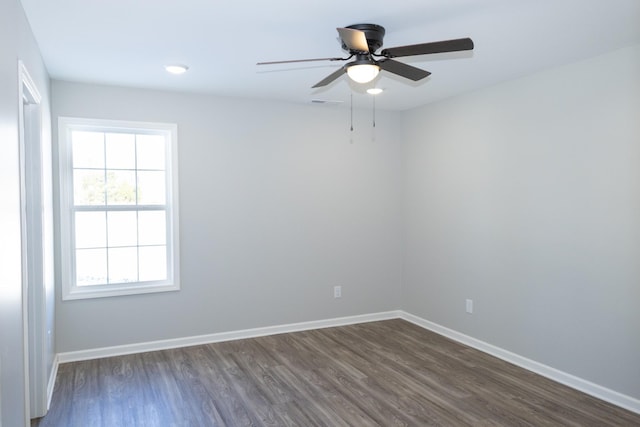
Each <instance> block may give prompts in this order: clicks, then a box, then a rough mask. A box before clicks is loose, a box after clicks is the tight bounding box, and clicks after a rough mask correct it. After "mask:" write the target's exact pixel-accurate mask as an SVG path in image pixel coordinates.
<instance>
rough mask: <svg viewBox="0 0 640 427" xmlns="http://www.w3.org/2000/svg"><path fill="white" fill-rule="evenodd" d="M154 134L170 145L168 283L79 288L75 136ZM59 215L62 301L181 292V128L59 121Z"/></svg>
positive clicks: (124, 122)
mask: <svg viewBox="0 0 640 427" xmlns="http://www.w3.org/2000/svg"><path fill="white" fill-rule="evenodd" d="M76 130H82V131H98V132H131V133H154V134H163V135H165V141H166V144H167V146H166V150H165V152H166V166H165V173H166V183H167V185H166V190H167V194H166V205H165V206H166V214H167V221H166V225H167V242H166V246H167V279H166V280H163V281H152V282H151V281H150V282H131V283H117V284H104V285H90V286H77V285H76V271H75V224H74V212H75V210H74V205H73V157H72V141H71V132H72V131H76ZM58 154H59V197H60V204H59V213H60V241H61V254H60V260H61V267H62V268H61V273H62V299H63V300H74V299H85V298H100V297H112V296H119V295H134V294H144V293H151V292H167V291H177V290H179V289H180V248H179V242H180V239H179V232H178V224H179V220H178V127H177V125H176V124H172V123H149V122H133V121H122V120H102V119H86V118H74V117H60V118H59V119H58Z"/></svg>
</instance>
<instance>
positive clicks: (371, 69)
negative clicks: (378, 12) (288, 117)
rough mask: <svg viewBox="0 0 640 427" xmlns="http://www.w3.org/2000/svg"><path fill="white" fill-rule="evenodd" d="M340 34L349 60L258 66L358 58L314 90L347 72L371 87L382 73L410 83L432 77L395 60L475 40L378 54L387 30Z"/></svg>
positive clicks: (361, 27) (359, 28) (368, 27)
mask: <svg viewBox="0 0 640 427" xmlns="http://www.w3.org/2000/svg"><path fill="white" fill-rule="evenodd" d="M337 30H338V34H339V35H340V40H341V41H342V49H344V50H345V51H347V52H348V53H349V56H348V57H346V58H314V59H294V60H288V61H270V62H258V64H257V65H271V64H289V63H294V62H311V61H348V60H350V59H351V58H355V59H354V60H353V61H351V62H349V63H347V64H345V65H343V66H342V67H340V68H339V69H338V70H336V71H334V72H333V73H331V74H329V75H328V76H327V77H325V78H324V79H322V80H320V81H319V82H318V83H316V84H315V85H313V86H312V88H319V87H323V86H326V85H328V84H329V83H331V82H333V81H334V80H336V79H337V78H338V77H340V76H342V74H344V73H345V72H346V73H347V75H348V76H349V77H350V78H351V79H352V80H354V81H355V82H357V83H368V82H370V81H372V80H373V79H375V78H376V76H377V75H378V73H379V72H380V69H382V70H384V71H388V72H390V73H393V74H396V75H398V76H401V77H404V78H407V79H409V80H413V81H418V80H422V79H424V78H425V77H427V76H429V75H430V74H431V73H430V72H429V71H426V70H422V69H420V68H417V67H414V66H412V65H408V64H405V63H402V62H399V61H396V60H394V59H393V58H400V57H404V56H415V55H428V54H432V53H444V52H457V51H463V50H472V49H473V40H471V39H470V38H463V39H454V40H442V41H437V42H430V43H420V44H412V45H408V46H398V47H391V48H388V49H383V50H382V51H380V53H376V51H377V50H378V49H380V48H381V47H382V40H383V38H384V34H385V29H384V27H382V26H381V25H376V24H354V25H349V26H347V27H345V28H337Z"/></svg>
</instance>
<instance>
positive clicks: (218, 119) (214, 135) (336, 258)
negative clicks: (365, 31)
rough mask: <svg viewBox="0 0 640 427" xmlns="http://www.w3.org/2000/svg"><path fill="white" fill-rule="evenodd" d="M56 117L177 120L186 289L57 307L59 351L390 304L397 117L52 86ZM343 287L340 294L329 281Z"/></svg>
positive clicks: (396, 227)
mask: <svg viewBox="0 0 640 427" xmlns="http://www.w3.org/2000/svg"><path fill="white" fill-rule="evenodd" d="M52 99H53V117H54V128H55V126H56V123H55V122H56V121H57V117H59V116H76V117H92V118H103V119H124V120H142V121H155V122H171V123H177V125H178V146H179V148H178V151H179V180H180V182H179V185H180V244H181V259H182V262H181V277H182V290H180V291H179V292H171V293H160V294H146V295H139V296H128V297H112V298H100V299H92V300H75V301H61V300H60V298H58V305H57V307H56V310H57V318H56V320H57V328H56V331H57V350H58V352H69V351H74V350H85V349H92V348H98V347H104V346H114V345H124V344H130V343H138V342H146V341H152V340H162V339H170V338H178V337H187V336H194V335H200V334H210V333H215V332H223V331H233V330H240V329H244V328H254V327H262V326H270V325H280V324H286V323H291V322H301V321H311V320H319V319H327V318H333V317H339V316H350V315H357V314H365V313H374V312H380V311H387V310H395V309H398V308H399V305H400V283H401V271H400V270H401V239H400V216H401V215H400V192H399V184H400V181H399V180H400V170H399V168H400V148H399V146H400V142H401V137H400V136H401V133H400V129H401V128H400V119H399V114H396V113H384V112H378V116H377V128H376V131H375V133H374V132H373V129H372V126H371V111H357V112H356V116H355V118H354V125H355V131H354V133H353V143H351V142H350V138H351V136H350V132H349V110H348V109H344V108H335V107H327V106H314V105H307V106H304V105H302V106H301V105H293V104H291V105H289V104H284V103H272V102H260V101H249V100H241V99H231V98H229V99H226V98H220V97H213V96H206V95H191V94H178V93H170V92H156V91H146V90H136V89H125V88H114V87H105V86H94V85H85V84H76V83H66V82H59V81H54V82H53V84H52ZM334 285H342V286H343V296H342V298H341V299H337V300H336V299H333V286H334Z"/></svg>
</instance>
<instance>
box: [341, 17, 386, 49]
mask: <svg viewBox="0 0 640 427" xmlns="http://www.w3.org/2000/svg"><path fill="white" fill-rule="evenodd" d="M346 28H350V29H352V30H359V31H362V32H363V33H364V34H365V37H366V38H367V45H368V46H369V52H371V53H373V52H375V51H376V50H378V49H380V48H381V47H382V40H383V39H384V33H385V30H384V27H383V26H382V25H377V24H353V25H349V26H347V27H346ZM342 48H343V49H344V50H346V51H348V50H349V49H348V48H347V47H346V46H345V45H344V43H343V44H342Z"/></svg>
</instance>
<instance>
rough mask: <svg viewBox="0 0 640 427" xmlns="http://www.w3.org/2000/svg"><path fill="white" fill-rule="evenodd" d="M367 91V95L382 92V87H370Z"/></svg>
mask: <svg viewBox="0 0 640 427" xmlns="http://www.w3.org/2000/svg"><path fill="white" fill-rule="evenodd" d="M367 93H368V94H369V95H378V94H381V93H382V89H380V88H379V87H371V88H369V89H367Z"/></svg>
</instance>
